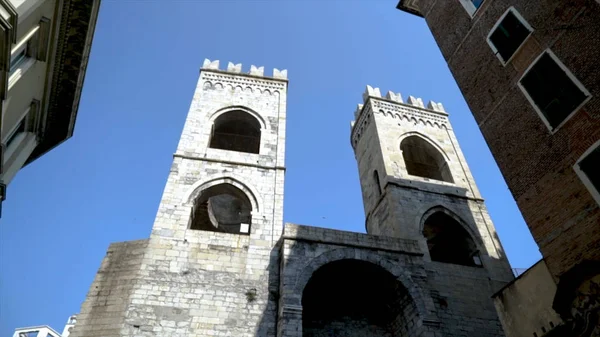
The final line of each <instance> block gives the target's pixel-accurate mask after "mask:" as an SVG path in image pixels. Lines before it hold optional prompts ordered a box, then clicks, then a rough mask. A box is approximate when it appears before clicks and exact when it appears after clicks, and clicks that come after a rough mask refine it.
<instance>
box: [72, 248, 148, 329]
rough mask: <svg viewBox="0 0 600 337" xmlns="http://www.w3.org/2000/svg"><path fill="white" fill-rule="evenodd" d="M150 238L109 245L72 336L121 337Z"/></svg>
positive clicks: (78, 316)
mask: <svg viewBox="0 0 600 337" xmlns="http://www.w3.org/2000/svg"><path fill="white" fill-rule="evenodd" d="M147 246H148V240H140V241H129V242H119V243H113V244H111V245H110V247H109V248H108V251H107V254H106V257H105V258H104V260H103V261H102V264H101V265H100V268H99V269H98V274H96V278H95V279H94V282H93V283H92V285H91V286H90V290H89V292H88V295H87V298H86V300H85V302H84V303H83V305H82V306H81V309H80V311H79V314H78V315H77V324H76V325H75V327H74V328H73V330H72V332H71V334H70V336H72V337H117V336H121V328H122V327H123V324H124V322H125V313H126V312H127V310H128V307H129V304H130V302H131V299H130V296H131V293H132V290H133V289H134V288H135V287H136V286H137V285H138V273H139V272H140V269H141V268H142V259H143V257H144V252H145V251H146V247H147Z"/></svg>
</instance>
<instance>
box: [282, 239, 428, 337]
mask: <svg viewBox="0 0 600 337" xmlns="http://www.w3.org/2000/svg"><path fill="white" fill-rule="evenodd" d="M343 260H351V261H359V262H362V263H367V264H369V265H371V267H372V268H370V269H369V268H368V267H365V268H366V269H367V270H378V271H379V274H378V275H388V276H383V277H384V279H385V280H388V281H387V282H388V284H394V287H396V291H398V292H399V293H398V294H401V295H398V296H395V298H396V299H400V298H401V299H403V300H404V301H405V302H404V304H402V305H401V306H403V307H405V308H410V310H409V311H402V312H398V314H402V315H397V316H396V317H397V318H398V319H397V320H396V321H397V322H398V329H399V330H397V331H398V332H397V333H396V335H389V336H417V335H418V332H415V331H411V330H410V329H407V330H402V328H400V324H404V323H406V324H409V325H410V326H411V327H412V324H414V325H415V326H418V327H422V326H424V325H430V324H434V325H435V324H436V322H439V320H438V319H437V317H436V314H435V312H436V311H435V310H436V309H435V306H434V304H433V301H432V299H431V297H429V296H424V295H423V292H422V290H421V288H420V287H419V286H418V285H417V284H416V283H415V282H414V281H413V280H412V278H411V273H410V272H409V271H408V270H406V269H404V268H403V266H402V265H400V264H398V263H392V262H391V261H389V260H387V259H386V258H385V257H382V256H381V255H380V254H379V253H378V252H376V251H371V250H360V249H355V248H338V249H332V250H329V251H327V252H325V253H323V254H321V255H319V256H317V257H315V258H313V259H311V260H310V261H308V263H306V264H305V265H304V267H303V268H302V269H300V270H299V271H298V273H297V274H296V275H297V276H296V280H295V282H294V283H292V284H290V286H292V285H293V286H292V288H291V289H290V291H289V292H288V294H289V295H287V296H286V298H285V299H284V301H283V312H284V316H285V317H286V320H288V322H289V323H291V322H292V321H293V322H295V323H293V324H290V326H291V325H294V326H295V328H293V329H292V330H295V331H303V330H302V329H303V328H302V321H303V316H304V314H305V308H303V305H302V304H303V303H302V302H303V299H302V297H303V295H304V291H305V289H306V287H307V286H308V284H309V282H311V279H312V278H313V275H315V273H317V271H318V270H320V269H321V268H322V267H325V266H327V265H330V264H331V263H334V262H336V261H343ZM362 266H365V265H362ZM342 269H344V268H342ZM345 269H346V270H348V271H351V270H352V268H349V269H348V268H345ZM324 270H326V269H324ZM351 277H352V276H348V278H351ZM390 278H391V279H393V280H394V282H391V281H389V280H390ZM309 289H310V288H309ZM388 289H391V288H390V287H388ZM388 293H391V292H388ZM309 302H310V301H309ZM396 303H401V301H399V302H396ZM308 310H310V304H309V309H308ZM410 312H412V313H413V314H414V315H411V314H410ZM286 313H287V314H286ZM309 315H310V313H309ZM390 315H393V313H390ZM407 317H410V319H406V318H407ZM411 320H412V321H413V323H412V324H411V323H409V322H410V321H411ZM388 323H389V321H388ZM296 324H297V325H296ZM430 329H431V328H430ZM428 331H431V330H428ZM398 333H404V334H398ZM301 335H302V334H299V336H301ZM282 336H288V335H287V334H285V333H284V334H282ZM290 336H291V335H290ZM294 336H296V335H294ZM313 336H315V335H314V334H313ZM316 336H318V335H316ZM384 336H385V335H384Z"/></svg>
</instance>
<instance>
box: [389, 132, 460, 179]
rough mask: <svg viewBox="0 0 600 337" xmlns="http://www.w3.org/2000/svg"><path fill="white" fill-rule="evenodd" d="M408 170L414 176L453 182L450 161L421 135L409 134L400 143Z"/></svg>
mask: <svg viewBox="0 0 600 337" xmlns="http://www.w3.org/2000/svg"><path fill="white" fill-rule="evenodd" d="M400 150H401V151H402V156H403V157H404V163H405V164H406V171H408V174H410V175H412V176H419V177H423V178H429V179H434V180H441V181H446V182H449V183H453V182H454V179H452V175H451V174H450V169H449V168H448V163H446V160H445V159H444V156H443V155H442V154H441V153H440V151H438V150H437V149H436V148H435V147H434V146H433V145H431V144H430V143H429V142H427V141H426V140H424V139H423V138H421V137H419V136H409V137H406V138H404V140H403V141H402V143H400Z"/></svg>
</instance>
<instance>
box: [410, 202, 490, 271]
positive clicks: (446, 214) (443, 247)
mask: <svg viewBox="0 0 600 337" xmlns="http://www.w3.org/2000/svg"><path fill="white" fill-rule="evenodd" d="M419 230H420V232H421V233H422V234H423V236H424V237H425V240H426V241H427V248H428V250H429V255H430V257H431V260H432V261H437V262H445V263H452V264H459V265H466V266H479V267H481V266H482V260H481V252H482V251H484V250H482V242H481V238H480V237H479V236H478V235H476V234H475V233H473V231H472V230H471V228H470V227H469V226H468V225H467V224H466V223H465V222H464V221H463V219H462V218H461V217H459V216H458V215H457V214H456V213H454V212H452V211H450V210H449V209H447V208H446V207H443V206H434V207H431V208H429V209H428V210H427V211H426V212H425V213H424V214H423V216H422V217H421V220H420V223H419Z"/></svg>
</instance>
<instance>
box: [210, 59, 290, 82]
mask: <svg viewBox="0 0 600 337" xmlns="http://www.w3.org/2000/svg"><path fill="white" fill-rule="evenodd" d="M205 69H206V70H217V71H221V72H227V73H233V74H240V75H250V76H258V77H267V78H272V79H276V80H285V81H287V69H283V70H279V69H277V68H273V75H272V76H271V77H269V76H266V75H265V67H263V66H261V67H257V66H255V65H251V66H250V71H249V72H248V73H242V64H241V63H237V64H234V63H233V62H229V63H228V64H227V69H226V70H221V69H219V60H214V61H211V60H209V59H204V63H203V64H202V69H201V70H205Z"/></svg>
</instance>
